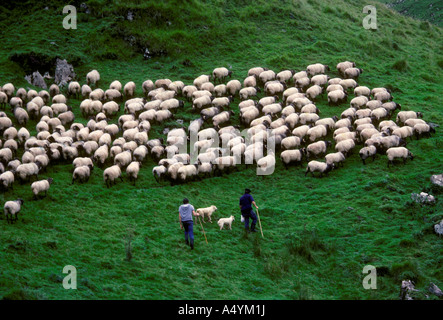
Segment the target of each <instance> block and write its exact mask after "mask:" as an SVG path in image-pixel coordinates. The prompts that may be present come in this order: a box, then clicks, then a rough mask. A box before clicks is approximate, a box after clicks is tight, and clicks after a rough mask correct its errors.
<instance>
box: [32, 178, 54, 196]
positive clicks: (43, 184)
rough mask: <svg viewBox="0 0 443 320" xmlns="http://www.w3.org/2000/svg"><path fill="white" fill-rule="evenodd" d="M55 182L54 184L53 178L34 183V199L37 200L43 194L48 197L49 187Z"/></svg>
mask: <svg viewBox="0 0 443 320" xmlns="http://www.w3.org/2000/svg"><path fill="white" fill-rule="evenodd" d="M53 182H54V180H53V179H52V178H48V179H45V180H40V181H35V182H33V183H32V184H31V190H32V193H33V194H34V199H37V196H38V195H39V194H40V193H42V192H44V193H45V197H46V195H47V192H48V190H49V187H50V186H51V184H52V183H53Z"/></svg>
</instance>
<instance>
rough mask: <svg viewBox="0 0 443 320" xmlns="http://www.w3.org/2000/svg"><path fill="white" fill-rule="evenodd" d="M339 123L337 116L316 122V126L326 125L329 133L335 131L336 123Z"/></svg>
mask: <svg viewBox="0 0 443 320" xmlns="http://www.w3.org/2000/svg"><path fill="white" fill-rule="evenodd" d="M336 121H338V118H337V116H333V117H331V118H322V119H318V120H317V121H315V125H316V126H318V125H321V124H322V125H324V126H326V129H327V131H329V130H332V129H335V122H336Z"/></svg>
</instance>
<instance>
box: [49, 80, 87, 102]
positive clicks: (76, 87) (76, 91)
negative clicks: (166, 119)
mask: <svg viewBox="0 0 443 320" xmlns="http://www.w3.org/2000/svg"><path fill="white" fill-rule="evenodd" d="M80 93H81V87H80V83H78V82H77V81H71V82H69V84H68V94H69V95H70V96H74V97H76V98H78V97H79V95H80ZM53 101H54V100H53Z"/></svg>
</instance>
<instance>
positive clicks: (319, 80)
mask: <svg viewBox="0 0 443 320" xmlns="http://www.w3.org/2000/svg"><path fill="white" fill-rule="evenodd" d="M328 80H329V76H327V75H325V74H318V75H316V76H313V77H312V78H311V84H312V85H317V86H319V87H324V86H326V85H327V84H328Z"/></svg>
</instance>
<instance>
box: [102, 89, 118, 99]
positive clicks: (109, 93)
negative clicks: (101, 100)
mask: <svg viewBox="0 0 443 320" xmlns="http://www.w3.org/2000/svg"><path fill="white" fill-rule="evenodd" d="M104 97H105V100H106V101H115V100H116V101H119V100H121V98H122V94H121V93H120V91H118V90H116V89H108V90H106V91H105V96H104Z"/></svg>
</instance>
